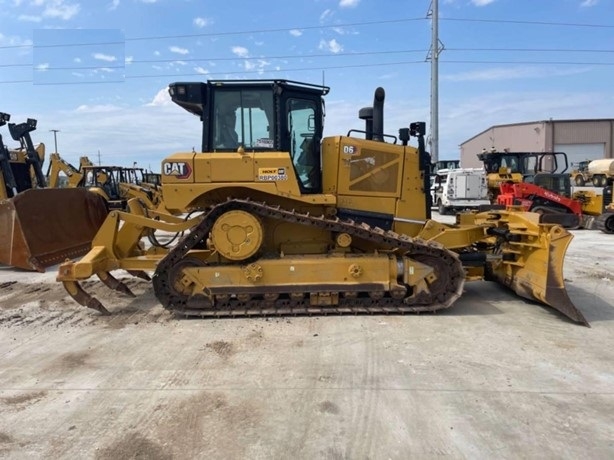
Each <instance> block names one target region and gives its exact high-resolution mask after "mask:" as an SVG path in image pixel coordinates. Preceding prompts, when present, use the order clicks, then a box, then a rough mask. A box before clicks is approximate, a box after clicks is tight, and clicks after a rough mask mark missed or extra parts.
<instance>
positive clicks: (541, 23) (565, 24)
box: [439, 18, 614, 29]
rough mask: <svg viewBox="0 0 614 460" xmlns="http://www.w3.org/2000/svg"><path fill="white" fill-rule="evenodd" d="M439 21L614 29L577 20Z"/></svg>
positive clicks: (613, 27)
mask: <svg viewBox="0 0 614 460" xmlns="http://www.w3.org/2000/svg"><path fill="white" fill-rule="evenodd" d="M439 20H440V21H458V22H489V23H493V24H524V25H535V26H562V27H590V28H603V29H614V25H609V24H587V23H579V22H550V21H521V20H515V19H472V18H439Z"/></svg>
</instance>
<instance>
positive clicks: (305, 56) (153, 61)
mask: <svg viewBox="0 0 614 460" xmlns="http://www.w3.org/2000/svg"><path fill="white" fill-rule="evenodd" d="M427 51H428V50H427V49H409V50H396V51H364V52H353V53H335V54H325V53H316V54H302V55H296V54H293V55H290V54H287V55H278V56H253V57H238V56H234V57H226V58H209V57H207V58H179V59H177V58H175V59H133V60H131V61H127V62H126V65H124V66H121V65H120V66H88V67H82V66H80V67H48V68H47V69H45V70H88V69H101V68H106V69H123V68H125V67H126V66H127V65H130V64H156V63H157V64H161V63H169V62H205V61H206V62H220V61H246V60H247V61H250V60H251V61H255V60H262V59H310V58H330V57H340V56H343V57H353V56H357V57H358V56H377V55H385V54H405V53H424V52H427ZM446 51H447V52H471V51H480V52H537V53H614V49H573V48H446ZM448 62H450V61H448ZM32 66H33V64H0V67H32Z"/></svg>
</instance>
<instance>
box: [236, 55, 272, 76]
mask: <svg viewBox="0 0 614 460" xmlns="http://www.w3.org/2000/svg"><path fill="white" fill-rule="evenodd" d="M269 65H271V63H270V62H268V61H265V60H264V59H256V60H246V61H245V62H244V63H243V67H244V68H245V70H247V71H257V72H258V73H259V74H263V73H264V71H265V69H266V67H267V66H269Z"/></svg>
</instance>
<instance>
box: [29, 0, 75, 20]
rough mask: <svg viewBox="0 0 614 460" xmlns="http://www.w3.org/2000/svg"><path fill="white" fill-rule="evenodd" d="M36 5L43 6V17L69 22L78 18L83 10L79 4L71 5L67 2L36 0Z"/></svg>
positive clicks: (61, 0) (60, 0)
mask: <svg viewBox="0 0 614 460" xmlns="http://www.w3.org/2000/svg"><path fill="white" fill-rule="evenodd" d="M34 4H35V5H37V6H43V5H44V7H45V9H44V10H43V13H42V14H43V16H45V17H47V18H58V19H63V20H64V21H68V20H69V19H71V18H73V17H74V16H76V15H77V14H78V13H79V11H80V10H81V5H79V4H78V3H69V2H68V1H67V0H35V1H34Z"/></svg>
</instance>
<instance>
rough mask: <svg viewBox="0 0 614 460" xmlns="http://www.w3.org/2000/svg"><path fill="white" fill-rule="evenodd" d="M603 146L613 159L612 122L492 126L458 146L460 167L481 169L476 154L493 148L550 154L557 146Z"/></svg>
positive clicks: (559, 121) (613, 131)
mask: <svg viewBox="0 0 614 460" xmlns="http://www.w3.org/2000/svg"><path fill="white" fill-rule="evenodd" d="M583 143H584V144H599V143H603V144H604V146H605V148H604V156H605V157H606V158H614V152H613V148H614V119H597V120H547V121H537V122H528V123H516V124H510V125H498V126H492V127H490V128H489V129H487V130H485V131H483V132H481V133H480V134H477V135H476V136H474V137H472V138H471V139H468V140H467V141H465V142H463V143H462V144H461V145H460V150H461V152H460V159H461V166H462V167H464V168H471V167H480V166H482V164H481V162H480V161H479V160H478V159H477V157H476V155H477V154H478V153H480V152H481V151H482V149H486V150H490V149H491V148H492V147H494V148H495V149H497V150H498V151H503V150H505V149H508V150H510V151H516V152H551V151H552V150H553V147H554V146H555V145H556V146H558V147H559V150H563V151H564V144H574V145H576V146H577V145H578V144H583Z"/></svg>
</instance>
